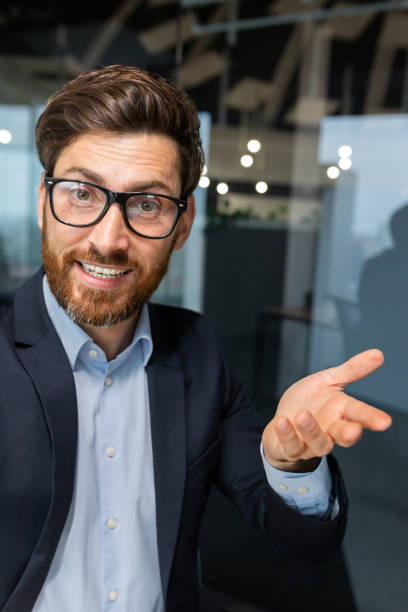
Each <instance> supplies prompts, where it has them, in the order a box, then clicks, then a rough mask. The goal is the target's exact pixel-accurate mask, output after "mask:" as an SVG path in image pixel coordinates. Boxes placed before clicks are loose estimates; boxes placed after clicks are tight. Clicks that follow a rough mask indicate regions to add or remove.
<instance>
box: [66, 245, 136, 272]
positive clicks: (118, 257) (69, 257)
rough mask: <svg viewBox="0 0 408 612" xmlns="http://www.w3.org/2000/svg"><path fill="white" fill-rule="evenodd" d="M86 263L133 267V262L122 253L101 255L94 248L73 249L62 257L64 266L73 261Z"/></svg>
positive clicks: (115, 252) (114, 252)
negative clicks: (84, 249) (85, 249)
mask: <svg viewBox="0 0 408 612" xmlns="http://www.w3.org/2000/svg"><path fill="white" fill-rule="evenodd" d="M84 260H85V261H87V262H88V263H94V264H101V265H105V266H109V265H110V266H115V265H116V266H125V267H129V268H134V267H135V262H134V261H132V262H131V261H129V258H128V256H127V255H126V253H124V252H123V251H113V252H112V253H109V255H102V253H100V252H99V251H98V249H96V248H95V247H93V246H91V247H90V248H89V249H88V250H87V251H80V250H78V249H75V250H73V251H71V252H70V253H67V254H66V255H65V257H64V264H65V265H69V264H71V263H72V262H73V261H84Z"/></svg>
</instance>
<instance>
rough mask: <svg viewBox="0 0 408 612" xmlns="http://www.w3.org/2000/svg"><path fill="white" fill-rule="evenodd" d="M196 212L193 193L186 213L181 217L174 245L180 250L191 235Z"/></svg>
mask: <svg viewBox="0 0 408 612" xmlns="http://www.w3.org/2000/svg"><path fill="white" fill-rule="evenodd" d="M195 214H196V207H195V200H194V196H193V195H192V194H191V195H190V196H189V198H188V207H187V210H186V212H185V213H183V215H182V217H181V219H180V224H179V227H178V233H177V238H176V241H175V243H174V247H173V248H174V249H175V250H179V249H181V248H183V246H184V243H185V241H186V240H187V238H188V237H189V235H190V232H191V227H192V225H193V221H194V217H195Z"/></svg>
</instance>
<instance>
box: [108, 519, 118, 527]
mask: <svg viewBox="0 0 408 612" xmlns="http://www.w3.org/2000/svg"><path fill="white" fill-rule="evenodd" d="M106 524H107V526H108V527H109V529H115V527H116V525H117V524H118V521H117V520H116V519H115V518H110V519H108V520H107V521H106Z"/></svg>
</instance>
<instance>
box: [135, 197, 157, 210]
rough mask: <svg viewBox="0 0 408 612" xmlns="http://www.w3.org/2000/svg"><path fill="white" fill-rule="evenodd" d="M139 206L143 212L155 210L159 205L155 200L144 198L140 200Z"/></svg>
mask: <svg viewBox="0 0 408 612" xmlns="http://www.w3.org/2000/svg"><path fill="white" fill-rule="evenodd" d="M138 207H139V209H140V210H141V211H142V212H153V211H155V210H157V208H158V207H159V205H158V203H157V202H155V201H154V200H142V201H141V202H139V205H138Z"/></svg>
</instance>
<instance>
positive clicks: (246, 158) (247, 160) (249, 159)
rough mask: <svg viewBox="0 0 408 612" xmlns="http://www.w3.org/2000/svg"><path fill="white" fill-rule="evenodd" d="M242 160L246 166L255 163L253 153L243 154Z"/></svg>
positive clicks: (242, 164) (242, 163)
mask: <svg viewBox="0 0 408 612" xmlns="http://www.w3.org/2000/svg"><path fill="white" fill-rule="evenodd" d="M240 161H241V166H244V168H249V167H250V166H252V164H253V163H254V158H253V157H252V155H243V156H242V157H241V160H240Z"/></svg>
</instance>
